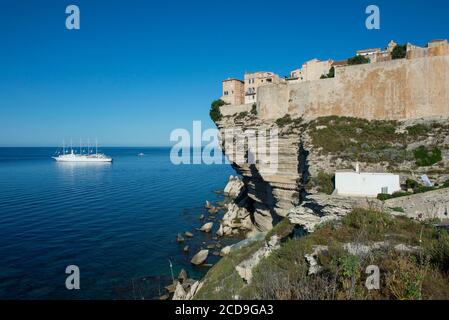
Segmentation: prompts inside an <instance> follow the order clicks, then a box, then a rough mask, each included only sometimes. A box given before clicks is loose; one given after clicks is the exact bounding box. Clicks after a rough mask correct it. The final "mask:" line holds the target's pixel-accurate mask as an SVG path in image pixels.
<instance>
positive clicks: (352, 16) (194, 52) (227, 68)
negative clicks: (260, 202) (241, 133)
mask: <svg viewBox="0 0 449 320" xmlns="http://www.w3.org/2000/svg"><path fill="white" fill-rule="evenodd" d="M69 4H76V5H78V6H79V8H80V11H81V29H80V30H71V31H69V30H67V29H66V28H65V19H66V16H67V14H66V13H65V8H66V6H67V5H69ZM369 4H375V5H378V6H379V8H380V11H381V29H380V30H367V29H366V28H365V19H366V17H367V15H366V14H365V8H366V7H367V6H368V5H369ZM435 38H449V1H447V0H426V1H417V0H415V1H414V0H409V1H402V0H388V1H380V0H372V1H362V0H346V1H344V0H343V1H336V0H334V1H298V0H290V1H287V0H276V1H273V0H269V1H266V0H251V1H250V0H244V1H243V0H227V1H213V0H208V1H199V0H189V1H186V0H182V1H181V0H179V1H171V0H164V1H144V0H126V1H125V0H115V1H114V0H111V1H106V0H70V1H62V0H39V1H33V0H29V1H23V0H1V1H0V146H58V145H61V143H62V140H63V139H66V141H67V140H68V139H70V138H73V139H74V141H79V139H80V138H82V139H87V138H88V137H90V138H91V141H92V139H95V138H96V137H97V138H98V140H99V141H100V143H101V145H103V146H167V145H169V144H170V142H169V136H170V132H171V131H172V130H173V129H175V128H186V129H190V130H191V128H192V121H193V120H201V121H202V122H203V127H204V129H205V128H210V127H213V126H214V125H213V123H212V122H211V121H210V120H209V115H208V111H209V106H210V102H211V101H212V100H214V99H216V98H218V97H219V96H220V95H221V80H222V79H224V78H227V77H229V76H232V77H240V78H242V77H243V73H244V72H245V71H258V70H264V71H273V72H276V73H278V74H280V75H281V76H284V75H287V74H289V71H290V70H292V69H295V68H297V67H299V66H301V64H302V63H303V62H304V61H306V60H308V59H311V58H319V59H327V58H332V59H335V60H338V59H343V58H347V57H350V56H353V55H354V54H355V51H356V50H357V49H363V48H371V47H385V46H386V44H387V42H388V41H389V40H392V39H394V40H395V41H397V42H399V43H405V42H407V41H409V42H412V43H414V44H418V45H425V44H426V42H427V41H428V40H430V39H435Z"/></svg>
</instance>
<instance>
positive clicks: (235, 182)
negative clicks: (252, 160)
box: [223, 176, 245, 199]
mask: <svg viewBox="0 0 449 320" xmlns="http://www.w3.org/2000/svg"><path fill="white" fill-rule="evenodd" d="M244 189H245V184H244V183H243V181H242V180H241V179H239V178H238V177H234V176H230V177H229V181H228V183H227V185H226V187H225V188H224V191H223V193H224V195H225V196H227V197H228V198H231V199H238V198H239V197H241V196H242V194H243V192H244Z"/></svg>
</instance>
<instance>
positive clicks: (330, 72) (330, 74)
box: [321, 67, 335, 79]
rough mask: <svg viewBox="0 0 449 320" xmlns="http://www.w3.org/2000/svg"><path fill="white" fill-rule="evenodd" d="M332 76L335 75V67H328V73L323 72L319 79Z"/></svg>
mask: <svg viewBox="0 0 449 320" xmlns="http://www.w3.org/2000/svg"><path fill="white" fill-rule="evenodd" d="M333 77H335V68H334V67H332V68H330V69H329V73H328V74H323V75H322V76H321V79H327V78H333Z"/></svg>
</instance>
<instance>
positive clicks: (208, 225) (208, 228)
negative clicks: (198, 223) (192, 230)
mask: <svg viewBox="0 0 449 320" xmlns="http://www.w3.org/2000/svg"><path fill="white" fill-rule="evenodd" d="M213 226H214V223H213V222H208V223H205V224H204V225H203V226H202V227H201V228H200V231H203V232H210V231H211V230H212V228H213Z"/></svg>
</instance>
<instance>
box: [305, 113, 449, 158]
mask: <svg viewBox="0 0 449 320" xmlns="http://www.w3.org/2000/svg"><path fill="white" fill-rule="evenodd" d="M400 126H401V123H399V122H398V121H388V120H372V121H369V120H366V119H360V118H351V117H337V116H329V117H322V118H318V119H316V120H314V121H312V122H311V123H310V124H309V125H308V131H309V134H310V136H311V138H312V141H313V144H314V146H316V147H317V148H320V150H321V153H323V154H335V155H337V156H338V157H340V158H342V159H347V160H351V161H361V162H367V163H378V162H380V161H388V162H389V163H390V165H393V166H394V165H398V164H401V163H403V162H405V161H414V162H415V164H416V166H431V165H434V164H436V163H438V162H440V161H441V160H442V156H441V150H440V149H439V148H438V147H437V146H431V147H424V146H419V147H417V148H415V149H412V150H410V148H409V145H411V144H414V143H416V142H418V141H424V140H425V139H427V138H428V137H430V136H432V135H433V134H435V133H441V136H444V135H446V133H448V132H449V126H447V125H444V124H440V123H437V122H434V123H429V124H422V123H421V124H415V125H412V126H410V127H407V128H406V130H399V129H400Z"/></svg>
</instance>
